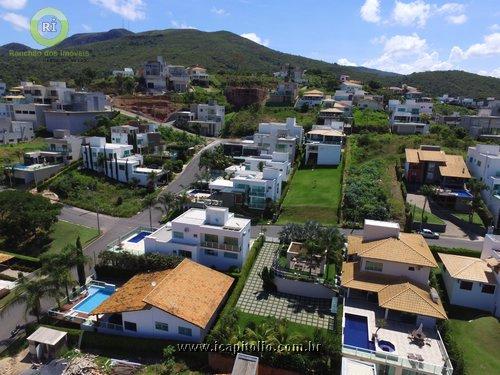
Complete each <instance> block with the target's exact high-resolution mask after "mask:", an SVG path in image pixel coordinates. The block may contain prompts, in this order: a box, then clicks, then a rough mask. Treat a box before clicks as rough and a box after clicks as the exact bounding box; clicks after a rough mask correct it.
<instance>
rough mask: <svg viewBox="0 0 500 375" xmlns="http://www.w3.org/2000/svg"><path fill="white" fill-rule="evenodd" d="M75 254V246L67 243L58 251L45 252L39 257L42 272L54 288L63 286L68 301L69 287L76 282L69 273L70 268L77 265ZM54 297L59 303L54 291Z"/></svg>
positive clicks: (58, 288) (59, 288)
mask: <svg viewBox="0 0 500 375" xmlns="http://www.w3.org/2000/svg"><path fill="white" fill-rule="evenodd" d="M76 254H77V248H76V246H74V245H67V246H65V247H64V248H63V249H62V250H61V251H60V252H59V253H45V254H43V255H42V256H41V257H40V260H41V262H42V268H41V272H42V274H43V275H46V276H47V278H48V280H49V282H50V283H51V284H52V285H53V286H54V288H55V289H57V290H61V289H63V288H64V290H65V292H66V298H67V300H68V302H69V299H70V296H69V288H70V287H71V286H73V285H74V284H75V283H76V282H75V280H74V279H73V275H72V274H71V269H72V268H73V267H74V266H76V265H77V263H76ZM54 297H55V298H56V301H57V303H58V305H59V300H58V297H59V295H58V294H57V293H55V295H54Z"/></svg>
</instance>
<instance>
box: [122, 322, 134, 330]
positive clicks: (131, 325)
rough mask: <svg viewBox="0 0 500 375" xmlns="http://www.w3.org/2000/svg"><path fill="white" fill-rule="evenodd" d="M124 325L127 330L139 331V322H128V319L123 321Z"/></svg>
mask: <svg viewBox="0 0 500 375" xmlns="http://www.w3.org/2000/svg"><path fill="white" fill-rule="evenodd" d="M123 327H124V328H125V329H126V330H127V331H134V332H137V324H136V323H132V322H127V321H124V322H123Z"/></svg>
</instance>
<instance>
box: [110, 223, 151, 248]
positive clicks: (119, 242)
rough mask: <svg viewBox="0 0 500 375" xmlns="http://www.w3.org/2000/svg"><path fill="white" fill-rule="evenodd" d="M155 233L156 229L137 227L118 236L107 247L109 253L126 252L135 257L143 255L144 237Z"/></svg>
mask: <svg viewBox="0 0 500 375" xmlns="http://www.w3.org/2000/svg"><path fill="white" fill-rule="evenodd" d="M154 231H156V228H146V227H138V228H136V229H134V230H132V231H130V232H128V233H127V234H125V235H123V236H120V237H119V238H118V239H116V240H114V241H113V242H111V243H110V244H108V245H107V250H109V251H127V252H129V253H131V254H135V255H143V254H144V252H145V249H144V237H145V236H146V235H149V234H151V233H153V232H154Z"/></svg>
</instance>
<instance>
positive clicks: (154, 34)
mask: <svg viewBox="0 0 500 375" xmlns="http://www.w3.org/2000/svg"><path fill="white" fill-rule="evenodd" d="M11 46H12V44H11V45H6V46H3V47H0V55H3V56H1V58H0V77H1V78H2V79H3V80H4V81H6V82H7V83H8V84H16V83H18V82H19V81H20V80H22V79H27V78H30V77H37V78H38V79H39V80H41V81H47V80H49V79H52V80H54V79H61V80H69V79H71V78H74V77H75V76H76V75H78V74H79V73H80V72H81V71H82V70H83V69H84V68H90V69H92V70H95V71H96V72H97V74H98V76H106V75H109V74H110V72H111V70H113V69H121V68H123V67H125V66H130V67H132V68H134V69H137V68H138V67H140V66H141V64H142V63H144V61H146V60H149V59H154V58H155V57H156V56H157V55H162V56H164V57H165V58H166V59H167V61H168V62H169V63H171V64H180V65H186V66H189V65H195V64H199V65H202V66H205V67H206V68H208V69H209V72H212V73H214V72H215V73H216V72H219V71H225V72H227V71H230V72H239V73H268V74H269V73H272V72H274V71H276V70H278V69H279V67H280V66H281V65H282V64H284V63H291V64H296V65H299V66H301V67H303V68H305V69H310V70H311V69H314V70H321V71H324V72H329V73H332V74H334V75H337V76H338V75H340V74H349V75H350V76H351V77H352V78H353V79H359V80H363V81H369V80H372V79H375V80H378V81H380V82H381V83H383V84H384V85H394V84H399V83H402V82H407V83H409V84H412V85H416V86H418V87H420V88H421V89H422V90H424V91H425V92H427V93H429V94H432V95H438V94H443V93H448V94H450V95H467V96H497V97H500V79H496V78H491V77H482V76H478V75H475V74H471V73H465V72H426V73H415V74H412V75H409V76H403V75H399V74H396V73H390V72H382V71H379V70H375V69H369V68H364V67H352V66H340V65H338V64H330V63H327V62H324V61H318V60H313V59H309V58H306V57H302V56H296V55H291V54H287V53H283V52H279V51H275V50H272V49H270V48H267V47H264V46H262V45H260V44H257V43H254V42H252V41H250V40H248V39H245V38H242V37H241V36H239V35H236V34H234V33H231V32H228V31H216V32H203V31H199V30H177V29H169V30H161V31H148V32H143V33H132V32H130V31H128V30H124V29H115V30H110V31H107V32H103V33H89V34H76V35H73V36H71V37H69V38H67V39H66V40H65V41H63V42H62V43H61V44H60V45H58V46H56V47H53V48H52V49H54V50H73V51H75V50H76V51H88V52H89V56H88V57H84V58H80V59H77V60H76V61H68V60H67V59H61V58H59V59H57V60H54V59H51V58H49V59H47V58H46V59H44V58H41V57H36V58H34V57H12V56H9V55H8V52H9V50H10V49H12V48H11ZM23 47H25V46H22V45H18V44H16V45H15V49H16V50H18V51H19V50H23ZM450 77H452V78H450ZM461 82H463V83H461Z"/></svg>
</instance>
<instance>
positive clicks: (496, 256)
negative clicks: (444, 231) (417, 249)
mask: <svg viewBox="0 0 500 375" xmlns="http://www.w3.org/2000/svg"><path fill="white" fill-rule="evenodd" d="M439 258H441V261H442V262H443V280H444V284H445V286H446V291H447V293H448V299H449V301H450V303H451V304H452V305H459V306H464V307H470V308H474V309H478V310H485V311H489V312H490V313H492V314H493V315H494V316H496V317H500V236H496V235H492V234H487V235H486V236H485V237H484V243H483V250H482V252H481V257H480V258H472V257H467V256H461V255H452V254H441V253H440V254H439Z"/></svg>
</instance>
